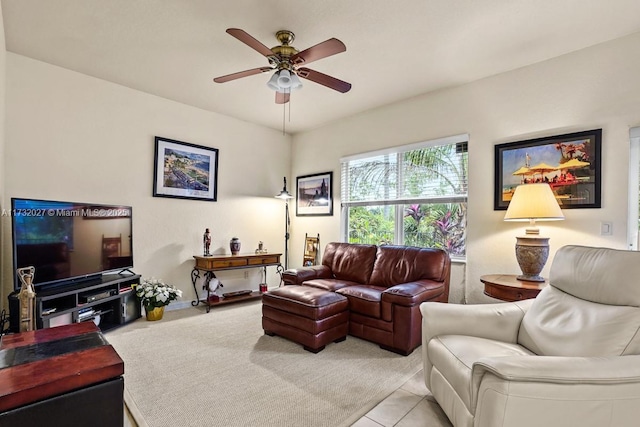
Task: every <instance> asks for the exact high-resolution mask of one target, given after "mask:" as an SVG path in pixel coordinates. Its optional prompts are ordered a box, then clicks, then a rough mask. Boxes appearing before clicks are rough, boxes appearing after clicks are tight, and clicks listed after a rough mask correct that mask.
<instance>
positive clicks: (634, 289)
mask: <svg viewBox="0 0 640 427" xmlns="http://www.w3.org/2000/svg"><path fill="white" fill-rule="evenodd" d="M577 265H579V266H580V268H576V266H577ZM638 276H640V252H638V251H623V250H616V249H609V248H591V247H585V246H574V245H569V246H563V247H562V248H560V249H559V250H558V252H557V253H556V255H555V256H554V258H553V263H552V265H551V270H550V271H549V282H550V283H551V285H553V286H555V287H556V288H558V289H560V290H562V291H564V292H566V293H568V294H570V295H573V296H575V297H578V298H581V299H583V300H587V301H592V302H597V303H600V304H608V305H624V306H634V307H640V286H638ZM611 286H615V289H616V291H615V292H611Z"/></svg>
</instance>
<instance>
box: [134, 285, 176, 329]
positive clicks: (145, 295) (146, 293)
mask: <svg viewBox="0 0 640 427" xmlns="http://www.w3.org/2000/svg"><path fill="white" fill-rule="evenodd" d="M136 296H137V297H138V298H139V299H140V302H141V303H142V305H143V306H144V311H145V313H146V316H147V320H160V319H162V315H163V314H164V307H165V306H167V305H169V303H170V302H171V301H173V300H175V299H177V298H178V297H181V296H182V291H181V290H180V289H177V288H176V287H175V286H172V285H167V284H166V283H163V282H161V281H160V280H157V279H153V278H151V279H142V280H141V281H140V284H139V285H138V286H136Z"/></svg>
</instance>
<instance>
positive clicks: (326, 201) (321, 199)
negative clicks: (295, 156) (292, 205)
mask: <svg viewBox="0 0 640 427" xmlns="http://www.w3.org/2000/svg"><path fill="white" fill-rule="evenodd" d="M332 185H333V172H324V173H317V174H315V175H305V176H299V177H297V178H296V216H322V215H327V216H330V215H333V190H332Z"/></svg>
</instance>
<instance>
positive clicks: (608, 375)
mask: <svg viewBox="0 0 640 427" xmlns="http://www.w3.org/2000/svg"><path fill="white" fill-rule="evenodd" d="M487 374H493V375H495V376H496V377H498V378H499V379H501V380H504V381H505V382H536V383H546V384H549V385H550V386H551V385H553V384H558V385H560V384H574V385H586V384H590V385H607V386H611V385H620V384H634V383H635V384H640V355H630V356H610V357H559V356H506V357H485V358H481V359H479V360H478V361H477V362H475V363H474V364H473V369H472V380H471V381H472V385H471V403H472V407H473V408H475V406H476V403H477V400H478V392H479V390H480V384H481V382H482V380H483V379H484V377H485V376H486V375H487Z"/></svg>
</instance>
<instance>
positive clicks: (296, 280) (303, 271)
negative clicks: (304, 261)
mask: <svg viewBox="0 0 640 427" xmlns="http://www.w3.org/2000/svg"><path fill="white" fill-rule="evenodd" d="M332 277H333V274H332V273H331V269H330V268H329V267H327V266H326V265H313V266H311V267H302V268H292V269H289V270H286V271H285V272H284V273H282V280H283V281H284V284H285V285H302V283H303V282H305V281H307V280H313V279H330V278H332Z"/></svg>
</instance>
